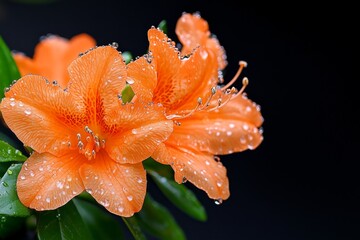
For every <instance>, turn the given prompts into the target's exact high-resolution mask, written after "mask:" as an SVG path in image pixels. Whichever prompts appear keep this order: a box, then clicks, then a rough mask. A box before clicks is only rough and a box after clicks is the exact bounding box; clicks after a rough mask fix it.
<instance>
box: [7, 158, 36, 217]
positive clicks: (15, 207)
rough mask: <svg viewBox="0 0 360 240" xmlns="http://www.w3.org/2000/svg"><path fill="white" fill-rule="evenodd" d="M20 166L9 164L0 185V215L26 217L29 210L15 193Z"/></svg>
mask: <svg viewBox="0 0 360 240" xmlns="http://www.w3.org/2000/svg"><path fill="white" fill-rule="evenodd" d="M21 166H22V164H11V166H10V167H9V168H8V169H7V171H6V172H5V174H4V176H3V177H2V178H1V183H0V215H7V216H14V217H27V216H30V214H31V210H30V209H29V208H27V207H25V206H24V205H23V204H22V203H21V202H20V200H19V198H18V196H17V192H16V180H17V176H18V174H19V172H20V170H21Z"/></svg>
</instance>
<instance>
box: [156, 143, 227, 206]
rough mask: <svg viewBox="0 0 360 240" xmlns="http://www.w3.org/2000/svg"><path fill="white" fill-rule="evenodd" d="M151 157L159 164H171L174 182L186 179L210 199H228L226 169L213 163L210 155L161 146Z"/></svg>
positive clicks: (219, 164)
mask: <svg viewBox="0 0 360 240" xmlns="http://www.w3.org/2000/svg"><path fill="white" fill-rule="evenodd" d="M152 157H153V158H154V159H155V160H157V161H159V162H161V163H166V164H171V166H172V168H173V169H174V171H175V181H177V182H178V183H182V182H183V180H184V179H186V180H189V182H191V183H193V184H194V185H195V186H196V187H198V188H200V189H202V190H204V191H205V192H206V193H207V194H208V196H209V197H210V198H212V199H222V200H226V199H227V198H229V196H230V192H229V180H228V178H227V176H226V168H225V167H224V166H223V165H222V164H221V163H220V162H217V161H215V160H214V159H213V156H212V155H211V154H206V153H201V152H199V151H196V150H192V149H187V148H180V147H178V146H177V147H174V146H172V145H170V144H161V145H160V146H159V148H158V149H157V151H155V153H154V154H153V156H152Z"/></svg>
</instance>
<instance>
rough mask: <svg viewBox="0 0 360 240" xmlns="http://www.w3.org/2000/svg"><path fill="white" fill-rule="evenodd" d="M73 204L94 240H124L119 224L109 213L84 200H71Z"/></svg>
mask: <svg viewBox="0 0 360 240" xmlns="http://www.w3.org/2000/svg"><path fill="white" fill-rule="evenodd" d="M73 202H74V204H75V206H76V208H77V210H78V211H79V213H80V215H81V217H82V219H83V221H84V223H85V225H86V227H87V228H88V230H89V232H90V234H91V236H93V238H94V239H101V240H113V239H124V237H123V233H122V231H121V225H120V222H119V221H117V220H116V218H115V217H114V216H113V215H111V214H109V212H107V211H105V210H104V209H101V208H99V207H98V206H99V205H98V206H96V205H95V204H92V203H89V202H87V201H84V200H79V199H73Z"/></svg>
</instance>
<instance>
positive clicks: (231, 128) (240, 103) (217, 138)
mask: <svg viewBox="0 0 360 240" xmlns="http://www.w3.org/2000/svg"><path fill="white" fill-rule="evenodd" d="M262 122H263V118H262V116H261V114H260V111H259V106H258V105H257V104H255V103H254V102H252V101H250V100H249V99H247V98H244V97H242V96H238V97H236V98H234V99H232V100H230V101H229V102H228V104H226V105H225V106H223V107H221V108H220V109H218V110H215V111H212V112H198V113H195V114H193V115H192V116H190V117H188V118H186V119H183V120H181V126H175V128H174V132H173V133H172V134H171V136H170V138H169V139H168V140H167V141H166V143H167V144H171V145H174V146H179V147H187V148H192V149H195V150H198V151H206V152H209V153H212V154H215V155H218V154H231V153H233V152H241V151H244V150H247V149H255V148H256V147H258V146H259V144H260V143H261V142H262V140H263V136H262V132H261V131H259V129H258V126H260V125H261V124H262Z"/></svg>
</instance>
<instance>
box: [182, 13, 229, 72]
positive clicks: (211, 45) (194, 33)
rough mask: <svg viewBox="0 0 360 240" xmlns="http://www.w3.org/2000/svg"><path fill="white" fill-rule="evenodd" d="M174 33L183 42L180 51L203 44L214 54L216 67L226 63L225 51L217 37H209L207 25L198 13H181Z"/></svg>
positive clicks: (186, 51)
mask: <svg viewBox="0 0 360 240" xmlns="http://www.w3.org/2000/svg"><path fill="white" fill-rule="evenodd" d="M175 32H176V35H177V36H178V38H179V40H180V42H181V43H182V44H183V48H182V50H181V52H182V53H183V54H188V53H190V52H191V51H192V50H193V49H194V48H196V47H197V46H204V47H206V48H207V49H208V50H210V51H213V53H214V54H215V55H216V58H217V62H218V67H216V69H220V70H222V69H224V68H225V67H226V65H227V60H226V53H225V50H224V48H223V47H222V46H221V45H220V43H219V41H218V39H217V38H216V37H214V36H211V37H210V31H209V25H208V23H207V21H206V20H204V19H203V18H201V16H200V15H199V14H189V13H185V14H183V15H182V16H181V17H180V18H179V20H178V21H177V23H176V29H175Z"/></svg>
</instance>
